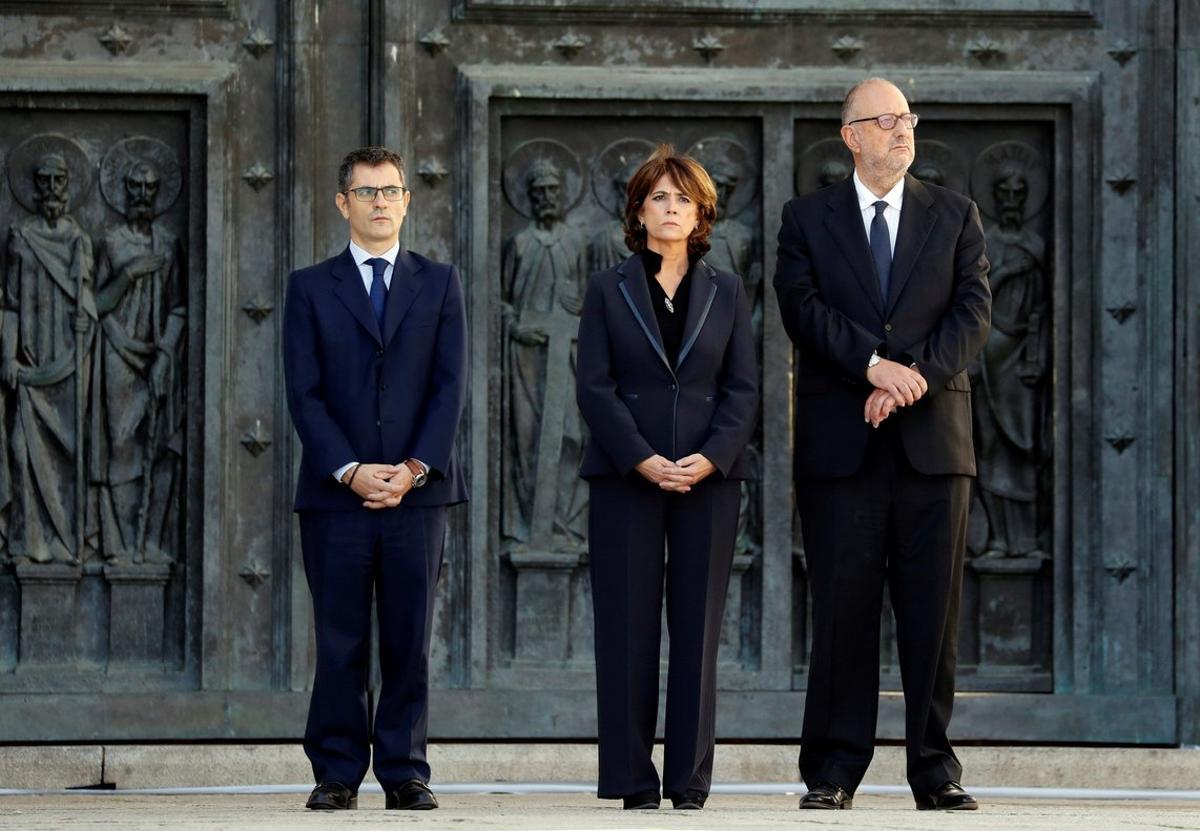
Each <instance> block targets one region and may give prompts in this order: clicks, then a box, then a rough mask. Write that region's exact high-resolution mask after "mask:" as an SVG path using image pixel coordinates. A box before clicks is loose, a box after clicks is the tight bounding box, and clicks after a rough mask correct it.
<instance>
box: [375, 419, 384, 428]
mask: <svg viewBox="0 0 1200 831" xmlns="http://www.w3.org/2000/svg"><path fill="white" fill-rule="evenodd" d="M375 426H376V427H382V426H383V422H382V421H380V420H379V419H375Z"/></svg>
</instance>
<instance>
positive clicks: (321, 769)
mask: <svg viewBox="0 0 1200 831" xmlns="http://www.w3.org/2000/svg"><path fill="white" fill-rule="evenodd" d="M445 530H446V509H445V507H444V506H437V507H412V508H410V507H405V506H404V505H403V504H401V505H400V506H399V507H396V508H390V509H382V510H379V511H372V510H368V509H366V508H364V509H362V510H360V511H337V512H335V511H329V512H317V511H306V512H301V514H300V543H301V547H302V549H303V552H304V573H305V576H306V577H307V578H308V588H309V592H310V593H311V594H312V600H313V623H314V625H315V629H316V641H317V643H316V646H317V669H316V678H315V679H314V681H313V690H312V699H311V701H310V703H309V710H308V725H307V727H306V729H305V731H304V752H305V753H306V754H307V755H308V758H309V761H311V762H312V767H313V776H314V777H315V778H316V781H317V782H341V783H342V784H343V785H345V786H347V787H348V788H350V789H351V790H352V791H357V790H358V786H359V784H360V783H361V782H362V780H363V777H364V776H366V774H367V769H368V767H369V766H370V764H371V750H372V747H374V768H375V777H376V778H377V779H378V780H379V782H380V784H382V785H383V786H384V787H385V788H388V787H394V786H396V785H399V784H400V783H402V782H405V781H407V780H409V779H420V780H421V781H423V782H428V781H429V763H428V761H427V760H426V756H425V745H426V735H427V722H428V699H429V641H430V635H431V631H432V623H433V600H434V593H435V591H436V588H437V579H438V571H439V569H440V568H441V562H442V543H443V540H444V538H445ZM372 596H374V599H375V607H376V610H377V616H378V619H379V666H380V676H381V689H380V691H379V701H378V705H377V706H376V710H375V718H374V723H373V724H372V722H371V718H370V714H369V713H368V711H367V680H368V672H369V662H370V643H371V599H372Z"/></svg>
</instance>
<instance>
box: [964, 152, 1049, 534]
mask: <svg viewBox="0 0 1200 831" xmlns="http://www.w3.org/2000/svg"><path fill="white" fill-rule="evenodd" d="M972 184H973V186H974V187H975V189H976V191H977V199H978V198H979V197H978V191H979V190H980V189H981V188H982V187H984V186H986V187H987V188H988V193H987V195H986V198H985V199H981V200H980V205H981V207H982V208H983V209H984V212H985V214H986V215H987V219H986V221H985V223H984V230H985V233H986V234H987V245H988V257H989V259H990V260H991V261H992V270H991V273H990V275H989V282H990V284H991V290H992V331H991V335H990V337H989V338H988V341H987V345H986V346H985V347H984V350H983V352H982V354H981V355H980V358H979V363H978V370H977V373H976V378H975V382H976V383H977V385H978V386H977V387H976V389H978V390H979V393H977V395H976V402H975V404H976V406H975V421H976V433H975V436H976V444H977V447H978V455H979V478H978V480H977V482H978V487H979V495H980V499H981V501H982V503H983V507H984V511H985V513H986V515H987V529H988V533H987V542H986V545H985V547H984V556H990V557H1000V556H1009V557H1045V556H1047V555H1046V553H1045V550H1046V548H1047V546H1046V545H1045V544H1044V543H1043V541H1042V540H1041V539H1040V530H1039V522H1038V515H1037V514H1038V511H1037V509H1038V503H1039V501H1040V500H1039V497H1040V488H1039V481H1040V478H1041V473H1042V470H1043V467H1044V465H1045V463H1046V462H1047V461H1048V457H1049V445H1048V435H1047V425H1046V413H1045V407H1046V406H1047V384H1046V378H1047V368H1048V363H1049V344H1050V309H1049V303H1048V296H1047V294H1048V293H1047V274H1046V271H1045V269H1046V243H1045V241H1044V240H1043V239H1042V237H1041V236H1039V235H1038V233H1037V232H1036V231H1035V230H1034V229H1033V227H1032V223H1031V222H1030V219H1031V217H1032V216H1033V215H1034V214H1036V213H1037V212H1038V210H1039V209H1040V207H1041V202H1042V200H1044V199H1045V195H1046V191H1047V188H1048V182H1047V180H1046V173H1045V170H1044V169H1043V167H1042V166H1041V162H1040V158H1039V156H1038V154H1037V153H1036V151H1034V150H1033V149H1032V148H1030V147H1027V146H1025V145H1021V144H1018V143H1017V142H1004V143H1002V145H996V146H994V147H993V148H989V150H988V151H985V153H984V154H983V156H981V159H980V162H979V163H977V170H976V175H975V176H974V177H973V182H972Z"/></svg>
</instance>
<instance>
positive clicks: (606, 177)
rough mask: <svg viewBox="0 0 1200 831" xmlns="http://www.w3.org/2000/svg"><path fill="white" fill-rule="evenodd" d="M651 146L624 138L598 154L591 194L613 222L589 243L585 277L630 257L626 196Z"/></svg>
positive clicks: (640, 141)
mask: <svg viewBox="0 0 1200 831" xmlns="http://www.w3.org/2000/svg"><path fill="white" fill-rule="evenodd" d="M653 151H654V145H653V144H651V143H650V142H648V141H646V140H645V139H636V138H627V139H619V140H618V141H614V142H613V143H612V144H610V145H608V147H606V148H604V149H603V150H601V151H600V153H599V155H598V156H597V157H596V162H595V164H594V165H593V167H592V191H593V193H595V195H596V199H597V200H598V201H599V202H600V204H601V205H603V206H604V209H605V210H606V211H608V213H609V214H610V215H611V216H612V217H613V221H612V222H611V223H609V224H608V225H607V227H605V228H604V229H602V230H600V231H597V232H596V233H595V234H594V235H592V238H591V239H590V240H588V247H587V273H588V274H591V273H593V272H596V271H603V270H604V269H606V268H612V267H613V266H615V265H618V264H620V263H623V262H625V260H626V259H628V257H629V255H630V251H629V248H628V247H627V246H626V245H625V226H624V225H623V224H622V217H623V215H624V212H625V193H626V190H627V189H628V186H629V180H630V178H631V177H632V176H633V174H634V172H635V171H636V170H637V169H638V167H639V166H640V165H641V163H642V162H643V161H645V159H646V157H648V156H649V155H650V153H652V152H653Z"/></svg>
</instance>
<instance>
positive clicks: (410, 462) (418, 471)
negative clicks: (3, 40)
mask: <svg viewBox="0 0 1200 831" xmlns="http://www.w3.org/2000/svg"><path fill="white" fill-rule="evenodd" d="M404 466H405V467H407V468H408V470H409V472H410V473H412V478H413V481H412V486H413V487H414V488H419V487H421V486H422V485H424V484H425V483H426V482H428V481H429V474H428V473H427V472H426V470H425V465H423V464H421V463H420V462H419V461H417V460H416V459H405V460H404Z"/></svg>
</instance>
